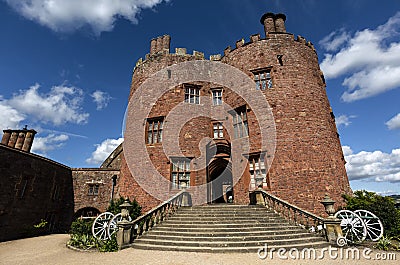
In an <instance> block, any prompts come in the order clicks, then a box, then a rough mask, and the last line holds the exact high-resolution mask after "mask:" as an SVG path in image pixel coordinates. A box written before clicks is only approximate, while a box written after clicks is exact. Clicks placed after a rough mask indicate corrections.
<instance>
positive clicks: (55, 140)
mask: <svg viewBox="0 0 400 265" xmlns="http://www.w3.org/2000/svg"><path fill="white" fill-rule="evenodd" d="M68 139H69V137H68V135H65V134H59V135H56V134H49V135H47V136H46V137H35V139H34V140H33V144H32V152H33V153H39V154H46V153H47V152H48V151H51V150H54V149H58V148H61V147H62V146H64V144H65V142H66V141H67V140H68Z"/></svg>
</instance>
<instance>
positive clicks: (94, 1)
mask: <svg viewBox="0 0 400 265" xmlns="http://www.w3.org/2000/svg"><path fill="white" fill-rule="evenodd" d="M6 2H7V3H8V4H9V5H10V6H11V7H13V8H14V9H15V10H16V11H17V12H18V13H20V14H21V15H22V16H24V17H25V18H27V19H30V20H33V21H35V22H37V23H39V24H41V25H43V26H46V27H49V28H50V29H52V30H54V31H57V32H70V31H74V30H77V29H80V28H83V27H85V26H89V27H90V28H91V29H92V30H93V32H94V33H95V34H96V35H98V34H100V33H101V32H102V31H111V30H112V29H113V27H114V23H115V21H116V19H117V18H120V17H121V18H124V19H127V20H129V21H131V22H132V23H135V24H136V23H137V22H138V20H137V15H138V14H139V13H140V11H141V10H142V9H146V8H152V7H154V6H156V5H157V4H159V3H161V2H163V0H101V1H100V0H79V1H78V0H69V1H66V0H19V1H15V0H6Z"/></svg>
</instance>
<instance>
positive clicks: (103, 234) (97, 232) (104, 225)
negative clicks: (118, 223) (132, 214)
mask: <svg viewBox="0 0 400 265" xmlns="http://www.w3.org/2000/svg"><path fill="white" fill-rule="evenodd" d="M113 217H114V214H112V213H109V212H105V213H102V214H100V215H99V216H97V218H96V219H95V220H94V222H93V225H92V234H93V236H94V237H95V238H97V239H100V240H103V241H105V240H107V239H108V238H109V237H108V232H107V230H108V223H109V222H110V220H111V219H112V218H113Z"/></svg>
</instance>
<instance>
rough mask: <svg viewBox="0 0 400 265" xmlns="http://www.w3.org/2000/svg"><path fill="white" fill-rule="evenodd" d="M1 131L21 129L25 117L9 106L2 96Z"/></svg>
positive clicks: (0, 110) (0, 101)
mask: <svg viewBox="0 0 400 265" xmlns="http://www.w3.org/2000/svg"><path fill="white" fill-rule="evenodd" d="M0 113H1V114H0V130H3V129H15V128H19V127H21V126H20V123H21V121H23V120H24V119H25V115H24V114H22V113H20V112H19V111H18V110H16V109H14V108H12V107H11V106H9V105H8V103H7V101H5V100H2V98H1V96H0Z"/></svg>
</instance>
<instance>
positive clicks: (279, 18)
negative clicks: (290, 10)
mask: <svg viewBox="0 0 400 265" xmlns="http://www.w3.org/2000/svg"><path fill="white" fill-rule="evenodd" d="M285 21H286V16H285V15H284V14H274V13H265V14H264V15H263V16H262V17H261V19H260V22H261V24H262V25H264V31H265V35H267V34H268V33H272V32H280V33H281V32H286V27H285Z"/></svg>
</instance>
